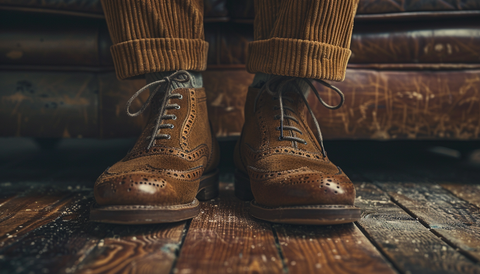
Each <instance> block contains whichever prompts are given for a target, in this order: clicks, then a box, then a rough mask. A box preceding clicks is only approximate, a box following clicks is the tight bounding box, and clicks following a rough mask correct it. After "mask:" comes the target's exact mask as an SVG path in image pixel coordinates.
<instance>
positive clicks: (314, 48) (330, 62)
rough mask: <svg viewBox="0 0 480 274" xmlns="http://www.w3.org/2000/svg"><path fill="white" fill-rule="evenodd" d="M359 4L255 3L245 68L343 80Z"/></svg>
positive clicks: (318, 0)
mask: <svg viewBox="0 0 480 274" xmlns="http://www.w3.org/2000/svg"><path fill="white" fill-rule="evenodd" d="M357 4H358V0H341V1H339V0H257V1H255V30H254V32H255V34H254V38H255V41H254V42H252V43H250V44H249V47H248V53H249V56H248V60H247V70H248V71H249V72H251V73H256V72H262V73H269V74H275V75H285V76H294V77H302V78H315V79H328V80H335V81H341V80H343V79H344V78H345V71H346V67H347V63H348V59H349V58H350V54H351V52H350V49H349V48H350V41H351V36H352V29H353V17H354V16H355V12H356V9H357Z"/></svg>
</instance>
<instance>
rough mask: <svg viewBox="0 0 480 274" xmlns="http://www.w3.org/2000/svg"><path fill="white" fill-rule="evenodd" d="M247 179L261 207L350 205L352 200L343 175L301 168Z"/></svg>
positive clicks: (353, 190)
mask: <svg viewBox="0 0 480 274" xmlns="http://www.w3.org/2000/svg"><path fill="white" fill-rule="evenodd" d="M249 176H250V180H251V181H253V182H252V183H251V186H252V191H253V194H254V197H255V201H256V202H257V203H259V204H261V205H265V206H275V207H277V206H291V205H353V203H354V200H355V187H354V185H353V184H352V182H351V181H350V179H349V178H348V177H347V176H346V175H345V174H344V173H343V172H341V173H340V174H333V175H327V174H323V173H321V172H316V171H313V170H310V169H308V168H301V169H297V170H289V171H284V172H270V173H264V174H255V175H253V176H252V174H249Z"/></svg>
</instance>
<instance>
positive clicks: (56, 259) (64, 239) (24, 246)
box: [0, 196, 109, 273]
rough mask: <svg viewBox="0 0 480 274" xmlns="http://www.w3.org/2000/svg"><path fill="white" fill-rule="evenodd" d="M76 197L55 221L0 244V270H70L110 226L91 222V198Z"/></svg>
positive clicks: (21, 271)
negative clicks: (89, 215)
mask: <svg viewBox="0 0 480 274" xmlns="http://www.w3.org/2000/svg"><path fill="white" fill-rule="evenodd" d="M79 199H80V200H78V201H76V203H73V204H72V205H71V206H69V207H67V208H65V209H64V210H63V211H62V214H61V215H60V217H58V218H56V219H55V220H54V221H52V222H50V223H48V224H45V225H43V226H41V227H39V228H37V229H35V230H33V231H30V232H29V233H26V234H25V235H23V236H22V237H17V239H16V241H15V242H13V243H10V244H8V245H6V246H4V247H0V255H1V256H0V273H73V272H74V271H75V270H76V269H77V267H78V265H79V264H80V263H81V262H82V261H83V260H84V259H85V257H87V255H88V254H89V253H90V252H91V251H92V250H93V249H94V248H93V247H95V246H96V245H97V243H98V242H99V240H100V239H102V238H103V237H104V236H105V234H106V232H107V231H108V229H109V226H107V225H103V224H95V223H90V222H89V221H88V214H89V209H90V205H91V203H92V199H91V198H88V197H87V196H82V197H81V198H79Z"/></svg>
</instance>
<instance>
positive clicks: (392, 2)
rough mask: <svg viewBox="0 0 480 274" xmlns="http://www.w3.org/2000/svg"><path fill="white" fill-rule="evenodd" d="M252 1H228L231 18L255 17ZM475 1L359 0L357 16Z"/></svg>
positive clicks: (467, 5)
mask: <svg viewBox="0 0 480 274" xmlns="http://www.w3.org/2000/svg"><path fill="white" fill-rule="evenodd" d="M253 2H254V0H230V1H229V3H230V5H231V6H232V8H231V10H230V16H231V17H232V18H239V19H240V18H250V19H253V18H254V17H255V12H254V5H253ZM479 9H480V2H479V1H477V0H360V1H359V3H358V9H357V14H382V13H397V12H410V13H411V12H420V11H431V12H435V11H465V10H479Z"/></svg>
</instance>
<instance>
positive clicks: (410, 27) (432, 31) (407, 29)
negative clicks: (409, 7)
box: [350, 18, 480, 64]
mask: <svg viewBox="0 0 480 274" xmlns="http://www.w3.org/2000/svg"><path fill="white" fill-rule="evenodd" d="M351 50H352V56H351V58H350V63H352V64H355V63H479V62H480V21H478V18H475V19H464V20H458V19H452V20H440V21H434V22H431V21H426V22H422V23H421V24H419V23H418V22H417V21H415V22H385V23H383V24H378V23H374V22H362V23H361V24H360V23H359V24H356V25H355V27H354V33H353V37H352V44H351Z"/></svg>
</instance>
